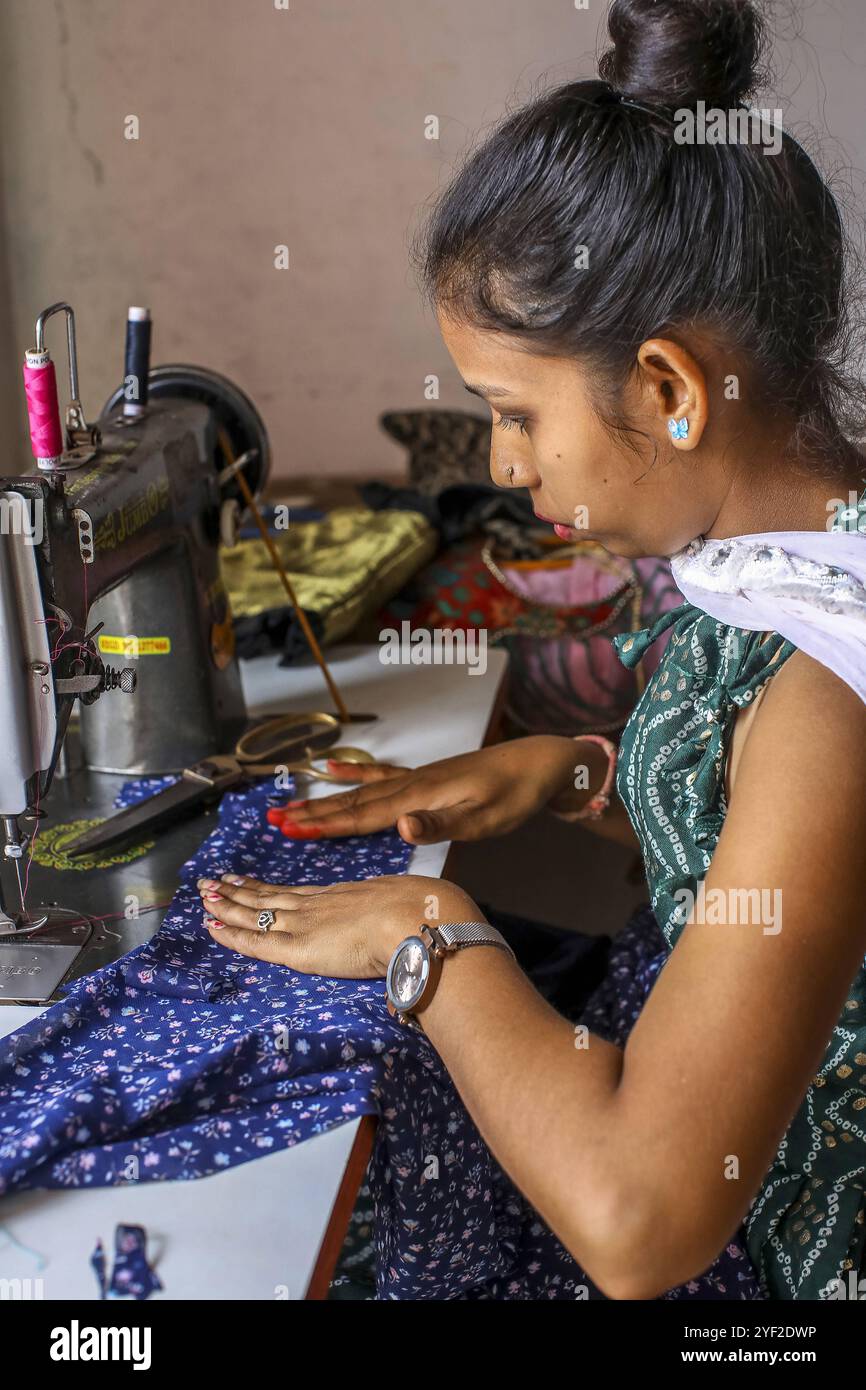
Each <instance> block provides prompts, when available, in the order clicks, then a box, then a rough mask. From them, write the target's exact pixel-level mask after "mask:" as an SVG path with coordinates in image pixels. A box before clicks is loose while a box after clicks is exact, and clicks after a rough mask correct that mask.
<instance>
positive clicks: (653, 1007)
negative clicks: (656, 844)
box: [423, 654, 866, 1298]
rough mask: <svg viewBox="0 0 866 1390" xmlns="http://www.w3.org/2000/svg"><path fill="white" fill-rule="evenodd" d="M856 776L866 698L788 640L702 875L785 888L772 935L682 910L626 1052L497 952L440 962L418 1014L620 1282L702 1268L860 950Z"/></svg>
mask: <svg viewBox="0 0 866 1390" xmlns="http://www.w3.org/2000/svg"><path fill="white" fill-rule="evenodd" d="M816 710H820V727H821V730H822V735H823V737H822V741H821V743H820V744H819V745H817V746H816V744H815V742H814V729H815V724H816V719H815V711H816ZM864 788H866V708H864V706H863V705H862V703H861V702H860V701H859V700H858V699H857V697H856V696H855V695H854V694H853V693H852V692H851V691H850V690H849V689H848V688H847V687H846V686H844V685H843V684H842V683H841V682H840V681H838V680H837V679H836V678H835V677H834V676H832V675H831V674H830V673H829V672H828V671H826V670H825V669H824V668H823V667H821V666H819V665H818V664H817V663H815V662H813V661H811V660H809V659H808V658H806V657H803V656H802V655H801V654H797V655H795V656H794V657H792V658H791V660H790V661H789V662H788V663H787V665H786V666H785V667H784V669H783V670H782V671H781V672H780V674H779V675H778V676H777V677H776V678H775V679H774V680H773V682H772V684H771V686H770V687H769V689H768V692H767V695H766V698H765V699H764V701H763V704H762V706H761V709H760V710H759V712H758V714H757V715H756V717H755V719H754V721H753V724H752V728H751V729H750V732H749V736H748V739H747V741H746V744H745V747H744V749H743V752H742V756H741V759H740V762H739V766H738V768H737V772H736V779H735V784H734V787H733V790H732V796H731V806H730V810H729V813H728V817H727V820H726V823H725V826H724V830H723V833H722V836H721V839H720V842H719V845H718V848H717V851H716V854H715V856H714V859H713V863H712V867H711V871H710V873H709V875H708V877H707V881H706V886H707V889H708V891H709V890H710V889H712V888H722V889H723V890H745V889H750V888H759V889H760V888H769V889H771V890H775V889H777V890H778V891H779V892H780V893H781V901H782V904H783V928H782V930H781V931H780V932H779V933H778V934H765V933H764V931H763V930H762V927H761V926H760V925H756V926H748V925H747V926H744V925H726V926H721V925H720V926H701V925H696V924H691V925H689V926H687V927H686V928H685V930H684V932H683V934H682V937H681V939H680V941H679V943H678V944H677V946H676V948H675V950H674V952H673V954H672V956H671V959H670V961H669V963H668V964H667V966H666V968H665V970H664V971H663V973H662V975H661V976H660V978H659V981H658V983H657V985H656V987H655V989H654V990H653V992H652V995H651V996H650V998H649V1000H648V1002H647V1004H646V1006H645V1008H644V1011H643V1013H642V1015H641V1017H640V1019H639V1021H638V1023H637V1025H636V1027H635V1029H634V1031H633V1033H632V1036H631V1038H630V1040H629V1042H628V1045H627V1047H626V1048H625V1050H624V1052H623V1051H620V1050H619V1049H617V1048H615V1047H612V1046H610V1045H609V1044H607V1043H605V1042H603V1041H602V1040H601V1039H599V1038H595V1037H592V1038H591V1039H590V1043H589V1047H588V1048H587V1049H586V1050H579V1049H576V1048H575V1046H574V1041H575V1039H574V1033H573V1030H572V1028H571V1026H570V1025H569V1024H568V1023H567V1022H566V1021H565V1020H563V1019H562V1018H560V1017H558V1016H557V1015H556V1014H555V1013H554V1012H553V1011H552V1010H551V1009H550V1008H548V1007H547V1005H546V1004H545V1003H544V1002H543V1001H542V1000H541V999H540V998H539V997H538V996H537V994H536V993H535V992H534V990H533V989H532V987H531V985H530V984H529V983H528V981H527V980H526V979H525V978H524V977H523V976H522V975H521V974H520V972H519V971H518V970H517V969H516V967H514V966H513V965H512V964H511V963H510V962H509V961H508V960H507V959H506V958H505V957H504V956H503V955H502V953H501V952H498V951H496V950H493V949H475V950H472V951H465V952H462V953H460V954H459V955H458V956H456V957H455V958H453V959H452V960H450V961H449V962H448V964H447V966H446V969H445V972H444V974H443V979H442V984H441V985H440V988H439V990H438V991H437V994H436V996H435V997H434V1000H433V1002H432V1004H431V1005H430V1006H429V1008H428V1009H427V1010H426V1011H425V1013H424V1015H423V1018H424V1026H425V1029H426V1030H427V1031H428V1033H429V1035H430V1037H431V1039H432V1041H433V1043H434V1044H435V1046H436V1048H437V1050H438V1051H439V1052H440V1054H441V1056H442V1058H443V1060H444V1062H445V1064H446V1066H447V1067H448V1070H449V1072H450V1073H451V1075H452V1077H453V1079H454V1081H455V1083H456V1085H457V1087H458V1089H459V1090H460V1093H461V1095H462V1097H463V1099H464V1101H465V1103H466V1105H467V1108H468V1109H469V1111H470V1113H471V1115H472V1116H473V1118H474V1120H475V1121H476V1123H477V1124H478V1126H479V1128H480V1130H481V1132H482V1134H483V1135H484V1137H485V1139H486V1140H487V1142H488V1144H489V1145H490V1147H491V1149H492V1150H493V1152H494V1153H495V1154H496V1156H497V1157H498V1158H499V1160H500V1162H501V1163H502V1164H503V1166H504V1167H505V1169H506V1170H507V1171H508V1172H509V1173H510V1175H511V1176H512V1178H513V1179H514V1181H515V1182H516V1183H517V1184H518V1186H519V1187H520V1188H521V1189H522V1191H523V1192H524V1193H525V1195H526V1196H527V1198H528V1199H529V1200H530V1201H531V1202H532V1203H533V1204H534V1205H535V1206H536V1207H537V1208H538V1210H539V1211H540V1212H541V1213H542V1215H543V1216H544V1217H545V1219H546V1220H547V1221H548V1223H549V1224H550V1226H551V1227H552V1229H553V1230H554V1231H555V1232H556V1234H557V1235H558V1236H559V1237H560V1239H561V1240H562V1241H563V1243H564V1244H565V1245H566V1246H567V1247H568V1248H569V1249H570V1250H571V1252H572V1253H573V1254H574V1256H575V1258H576V1259H577V1260H578V1261H579V1263H580V1264H581V1265H583V1267H584V1268H585V1269H586V1271H587V1273H588V1274H589V1275H590V1277H591V1278H592V1279H593V1280H594V1281H595V1282H596V1283H597V1284H598V1285H599V1286H600V1287H601V1288H602V1290H603V1291H605V1292H607V1293H608V1294H609V1295H611V1296H613V1297H638V1298H641V1297H653V1296H655V1295H657V1294H660V1293H661V1292H663V1291H664V1290H666V1289H668V1288H670V1287H673V1286H674V1285H676V1284H679V1283H682V1282H683V1281H684V1280H686V1279H688V1278H691V1277H694V1276H695V1275H697V1274H699V1273H700V1272H702V1271H703V1270H704V1269H705V1268H706V1267H707V1266H708V1265H709V1264H710V1263H711V1262H712V1260H713V1259H714V1258H715V1257H716V1255H717V1254H718V1252H719V1250H721V1249H722V1247H723V1246H724V1244H725V1243H726V1241H727V1240H728V1239H729V1238H730V1236H731V1234H732V1233H733V1231H734V1230H735V1229H736V1227H737V1226H738V1224H739V1223H740V1221H741V1220H742V1218H743V1216H744V1215H745V1213H746V1211H747V1210H748V1207H749V1205H750V1203H751V1201H752V1200H753V1198H754V1196H755V1194H756V1192H757V1191H758V1189H759V1186H760V1182H761V1179H762V1177H763V1176H764V1174H765V1173H766V1171H767V1169H768V1168H769V1166H770V1164H771V1162H772V1160H773V1157H774V1154H775V1152H776V1149H777V1146H778V1143H779V1141H780V1139H781V1137H782V1135H783V1134H784V1132H785V1130H786V1128H787V1126H788V1124H789V1123H790V1120H791V1118H792V1116H793V1114H794V1112H795V1111H796V1109H797V1106H798V1105H799V1103H800V1101H801V1099H802V1097H803V1094H804V1093H805V1090H806V1087H807V1085H808V1083H809V1080H810V1078H811V1076H812V1075H813V1074H814V1071H815V1069H816V1067H817V1066H818V1065H819V1064H820V1060H821V1057H822V1055H823V1053H824V1050H825V1047H826V1044H827V1041H828V1039H829V1037H830V1034H831V1032H832V1029H833V1026H834V1024H835V1022H836V1020H837V1019H838V1017H839V1014H840V1012H841V1009H842V1006H843V1003H844V1000H845V997H846V991H847V989H848V987H849V985H850V982H851V980H852V978H853V976H854V974H855V973H856V970H857V968H858V965H859V962H860V961H861V959H862V957H863V955H864V951H866V922H864V916H866V914H864V911H863V905H862V893H861V888H862V885H861V881H860V880H861V873H860V865H861V863H862V845H863V843H864V838H866V792H864ZM539 1136H543V1142H540V1139H539ZM730 1155H734V1156H736V1158H737V1159H738V1163H739V1179H738V1180H736V1181H731V1180H729V1179H728V1178H727V1177H726V1176H725V1164H726V1160H727V1158H728V1156H730Z"/></svg>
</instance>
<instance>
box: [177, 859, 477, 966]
mask: <svg viewBox="0 0 866 1390" xmlns="http://www.w3.org/2000/svg"><path fill="white" fill-rule="evenodd" d="M198 889H199V892H200V894H201V898H202V905H203V907H204V909H205V926H206V927H207V928H208V930H209V932H210V933H211V936H212V937H213V939H214V941H218V942H220V944H221V945H223V946H228V947H230V948H231V949H232V950H234V951H240V952H241V954H242V955H245V956H253V957H254V958H255V959H256V960H268V961H273V962H274V963H275V964H277V965H287V966H290V967H291V969H292V970H299V971H301V972H302V973H303V974H305V975H330V976H333V977H336V978H338V979H352V980H369V979H374V978H381V977H382V976H384V975H385V974H386V972H387V969H388V962H389V961H390V959H391V956H392V955H393V953H394V951H395V950H396V948H397V946H398V945H399V944H400V942H401V941H402V940H403V939H404V938H405V937H407V936H412V935H414V934H415V933H416V932H417V931H418V929H419V927H421V926H422V925H425V924H426V925H427V926H431V927H435V926H436V925H437V923H439V922H478V921H484V920H485V919H484V916H483V914H481V913H479V910H478V908H477V907H476V906H475V904H474V903H473V901H472V899H471V898H469V897H468V896H467V894H466V893H464V892H463V890H462V889H461V888H457V887H456V886H455V885H454V884H453V883H448V882H446V881H445V880H443V879H439V878H422V877H420V876H419V875H417V874H399V875H395V876H394V877H387V878H370V879H364V880H362V881H361V882H359V883H334V884H330V885H329V886H327V887H303V888H292V887H289V886H285V885H280V884H276V883H261V882H259V880H258V879H253V878H241V877H240V875H238V874H224V875H223V876H222V878H220V879H219V880H215V879H205V878H202V879H199V880H198ZM264 911H270V912H272V913H273V914H274V922H273V925H272V926H271V927H270V928H269V929H268V930H267V931H263V930H262V929H261V928H260V927H259V926H258V918H259V914H260V913H261V912H264Z"/></svg>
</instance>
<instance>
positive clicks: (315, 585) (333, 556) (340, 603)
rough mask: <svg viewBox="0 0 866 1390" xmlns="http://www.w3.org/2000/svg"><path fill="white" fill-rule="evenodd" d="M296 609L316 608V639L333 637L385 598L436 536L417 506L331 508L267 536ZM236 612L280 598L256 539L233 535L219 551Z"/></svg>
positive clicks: (426, 554)
mask: <svg viewBox="0 0 866 1390" xmlns="http://www.w3.org/2000/svg"><path fill="white" fill-rule="evenodd" d="M273 539H274V544H275V546H276V548H277V552H278V553H279V556H280V559H281V561H282V563H283V565H284V566H285V570H286V573H287V574H288V576H289V579H290V580H291V583H292V587H293V588H294V590H295V593H296V595H297V598H298V602H299V604H300V605H301V607H302V608H303V609H304V610H305V611H306V612H308V613H318V614H319V616H320V617H321V619H322V621H323V624H324V633H323V641H324V642H326V643H327V642H338V641H340V639H341V638H343V637H345V636H346V635H347V634H348V633H350V632H351V631H352V629H353V628H354V627H356V626H357V624H358V623H359V622H360V620H361V619H362V618H364V617H365V616H367V615H368V614H370V613H373V612H375V611H376V610H377V609H378V608H380V607H381V606H382V604H383V603H387V601H388V599H390V598H392V597H393V595H394V594H396V593H397V592H398V591H399V590H400V589H402V587H403V585H404V584H405V583H406V581H407V580H408V579H410V578H411V576H412V575H413V574H414V573H415V572H416V571H417V570H419V569H420V568H421V566H422V565H425V564H426V563H427V561H428V560H430V559H431V558H432V556H433V555H434V554H435V553H436V549H437V546H438V536H437V533H436V531H435V530H434V528H433V527H432V526H431V525H430V523H429V522H428V521H427V520H426V518H425V517H423V516H422V515H421V514H420V513H419V512H398V511H387V512H372V511H368V510H367V508H366V507H337V508H335V509H334V511H332V512H330V513H329V514H328V516H327V517H325V518H324V520H322V521H305V522H302V523H300V524H299V525H297V526H291V525H290V526H289V528H288V530H286V531H277V532H275V533H274V534H273ZM220 560H221V564H222V572H223V578H224V580H225V584H226V588H227V589H228V591H229V597H230V599H231V605H232V610H233V612H234V614H235V616H236V617H255V616H256V615H258V614H259V613H264V612H266V611H267V610H268V609H272V608H283V607H285V606H286V605H287V604H288V598H287V597H286V591H285V589H284V588H283V586H282V583H281V582H280V577H279V575H278V574H277V572H276V570H275V569H274V566H273V564H272V562H271V557H270V555H269V554H268V552H267V550H266V548H265V546H264V544H263V543H262V541H260V540H249V541H241V542H240V543H239V544H238V545H236V546H234V547H233V548H232V549H231V550H228V549H226V548H225V547H223V548H222V549H221V551H220Z"/></svg>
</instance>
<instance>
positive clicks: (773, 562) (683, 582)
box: [671, 531, 866, 700]
mask: <svg viewBox="0 0 866 1390" xmlns="http://www.w3.org/2000/svg"><path fill="white" fill-rule="evenodd" d="M671 569H672V571H673V576H674V579H675V580H676V583H677V585H678V586H679V589H680V592H681V593H682V594H683V596H684V597H685V598H686V599H688V601H689V603H693V604H694V605H695V606H696V607H697V608H702V609H703V610H704V612H705V613H709V614H710V615H711V617H713V618H717V619H718V621H719V622H722V623H730V624H731V625H732V626H734V627H741V628H746V629H747V630H748V631H750V632H778V633H780V634H781V635H782V636H783V637H786V638H787V639H788V641H789V642H792V643H793V644H794V646H796V647H798V648H799V649H800V650H801V651H804V652H806V653H807V655H809V656H811V657H814V658H815V660H816V661H820V662H821V664H822V666H827V667H829V669H830V670H831V671H834V672H835V673H836V675H837V676H839V677H840V678H841V679H842V680H844V681H845V682H846V684H848V685H850V686H851V688H852V690H855V691H856V692H857V694H858V695H859V696H860V698H861V700H866V535H863V534H860V533H858V532H852V531H775V532H774V531H770V532H767V533H766V534H765V535H757V536H734V537H733V538H732V539H730V540H720V541H716V540H703V539H699V540H696V541H692V543H691V545H688V546H686V548H685V550H681V551H680V552H679V553H678V554H677V555H674V556H673V558H672V560H671Z"/></svg>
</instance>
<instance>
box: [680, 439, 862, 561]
mask: <svg viewBox="0 0 866 1390" xmlns="http://www.w3.org/2000/svg"><path fill="white" fill-rule="evenodd" d="M758 456H760V455H758ZM755 457H756V453H755V452H752V453H751V454H750V461H749V463H746V462H745V461H743V462H742V463H741V464H740V465H739V466H738V467H735V468H734V471H733V472H732V473H731V474H730V475H729V481H728V487H727V490H726V492H725V494H724V496H723V497H722V499H721V502H720V505H719V507H718V510H717V512H716V516H715V520H714V521H713V524H712V526H711V527H710V528H709V529H708V530H707V531H706V532H705V535H706V536H707V538H708V539H710V540H725V539H727V538H728V537H729V536H749V535H757V534H760V533H761V532H765V531H826V530H827V529H828V522H829V519H830V518H831V517H832V515H833V513H834V511H835V509H836V506H837V504H838V503H839V502H843V503H846V504H847V503H848V501H849V499H850V498H853V499H854V500H856V499H857V498H858V497H860V495H861V494H862V492H863V489H864V484H866V458H864V456H863V455H862V454H860V453H859V452H858V451H857V450H856V449H855V448H853V446H849V449H848V453H847V455H846V456H845V457H844V458H841V459H840V460H839V461H838V464H834V465H828V464H827V463H826V461H825V462H824V463H823V464H822V463H821V462H819V461H817V460H813V461H812V462H808V461H804V462H801V463H799V464H797V465H792V464H791V461H790V459H786V458H785V457H784V456H783V455H782V454H781V453H780V452H775V451H774V452H770V453H769V454H765V455H764V458H765V460H766V462H765V464H764V466H763V467H762V469H761V471H760V472H759V473H756V471H755V468H754V459H755Z"/></svg>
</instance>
